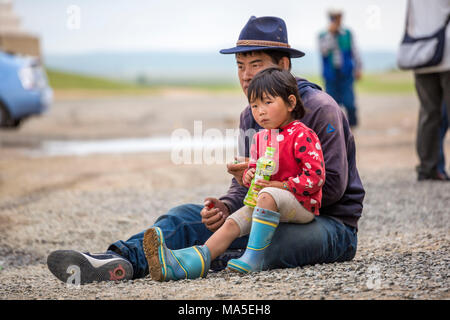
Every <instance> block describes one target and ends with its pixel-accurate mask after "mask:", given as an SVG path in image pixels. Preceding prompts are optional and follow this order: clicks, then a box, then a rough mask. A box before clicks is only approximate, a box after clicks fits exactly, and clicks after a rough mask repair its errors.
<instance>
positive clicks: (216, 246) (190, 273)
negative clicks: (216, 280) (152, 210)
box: [143, 207, 246, 281]
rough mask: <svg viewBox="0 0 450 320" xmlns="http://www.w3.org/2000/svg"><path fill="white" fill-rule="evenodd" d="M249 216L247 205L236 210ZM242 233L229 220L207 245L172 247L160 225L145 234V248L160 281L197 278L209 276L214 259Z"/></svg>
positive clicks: (152, 270) (154, 274)
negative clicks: (169, 246)
mask: <svg viewBox="0 0 450 320" xmlns="http://www.w3.org/2000/svg"><path fill="white" fill-rule="evenodd" d="M239 212H242V213H244V215H245V212H246V210H245V207H243V209H242V210H238V211H237V212H235V213H234V214H236V213H239ZM240 233H241V228H240V227H239V225H238V224H237V223H236V222H234V221H233V220H231V219H227V220H226V221H225V223H224V224H223V225H222V227H220V228H219V229H218V230H217V231H216V232H214V233H213V234H212V236H211V237H210V238H209V239H208V240H207V241H206V243H205V245H202V246H198V245H194V246H192V247H187V248H184V249H178V250H170V249H169V248H167V246H166V243H165V239H164V235H163V231H162V229H161V228H159V227H153V228H150V229H148V230H147V231H146V232H145V234H144V239H143V248H144V252H145V256H146V259H147V261H148V266H149V271H150V275H151V277H152V279H154V280H157V281H168V280H180V279H195V278H199V277H205V276H206V275H207V273H208V270H209V268H210V265H211V260H213V259H215V258H216V257H217V256H219V255H220V254H222V253H224V252H225V250H226V249H227V248H228V247H229V246H230V244H231V243H232V242H233V241H234V240H235V239H237V238H238V236H239V235H240Z"/></svg>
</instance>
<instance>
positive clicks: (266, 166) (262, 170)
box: [244, 147, 276, 208]
mask: <svg viewBox="0 0 450 320" xmlns="http://www.w3.org/2000/svg"><path fill="white" fill-rule="evenodd" d="M274 154H275V148H273V147H267V148H266V153H265V155H264V156H263V157H260V158H259V159H258V161H256V170H255V176H254V177H253V179H252V183H251V184H250V188H249V189H248V192H247V195H246V196H245V198H244V204H245V205H246V206H249V207H252V208H253V207H255V206H256V199H257V198H258V192H259V190H258V188H260V187H259V186H257V185H256V181H257V180H260V179H264V180H267V181H269V180H270V176H271V175H272V174H273V172H274V170H275V166H276V163H275V160H274V159H273V156H274Z"/></svg>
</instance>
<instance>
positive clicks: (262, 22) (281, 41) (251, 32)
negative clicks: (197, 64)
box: [220, 16, 305, 58]
mask: <svg viewBox="0 0 450 320" xmlns="http://www.w3.org/2000/svg"><path fill="white" fill-rule="evenodd" d="M261 50H277V51H285V52H288V53H289V55H290V57H291V58H300V57H303V56H304V55H305V54H304V53H303V52H302V51H300V50H296V49H293V48H291V46H290V45H289V43H288V36H287V28H286V24H285V23H284V21H283V19H280V18H277V17H259V18H257V17H255V16H252V17H250V20H248V22H247V24H246V25H245V26H244V28H243V29H242V31H241V34H240V35H239V40H238V42H237V43H236V47H233V48H229V49H222V50H220V53H223V54H230V53H240V52H248V51H261Z"/></svg>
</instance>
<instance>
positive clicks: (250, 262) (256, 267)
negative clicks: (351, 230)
mask: <svg viewBox="0 0 450 320" xmlns="http://www.w3.org/2000/svg"><path fill="white" fill-rule="evenodd" d="M247 97H248V100H249V103H250V106H251V110H252V114H253V117H254V118H255V120H256V122H257V123H258V124H259V125H260V126H262V127H263V128H264V129H265V130H261V131H260V132H258V133H257V134H255V136H254V138H253V142H252V146H251V150H250V156H251V157H250V162H249V167H248V169H247V170H246V171H245V172H244V176H243V181H244V183H245V184H246V185H247V186H249V185H250V183H251V180H252V179H253V177H254V174H255V168H256V161H257V159H258V158H259V157H261V156H263V155H264V153H265V150H266V148H267V147H273V148H274V149H275V154H274V159H275V162H276V164H277V167H276V169H275V173H274V174H273V175H272V176H271V177H270V181H266V180H258V181H257V185H258V186H259V187H260V188H261V189H260V191H259V193H258V199H257V202H256V206H255V208H251V207H248V206H243V207H242V208H241V209H239V210H237V211H236V212H234V213H233V214H231V215H230V216H229V217H228V218H227V220H226V221H225V223H224V224H223V225H222V226H221V227H220V228H219V229H218V230H217V231H216V232H215V233H214V234H213V235H212V236H211V237H210V238H209V239H208V240H207V241H206V243H205V244H204V245H203V246H193V247H190V248H185V249H180V250H170V249H168V248H167V247H166V246H165V244H164V237H163V234H162V232H161V229H159V228H157V227H155V228H151V229H148V230H147V231H146V232H145V235H144V242H143V245H144V251H145V254H146V257H147V260H148V264H149V271H150V275H151V277H152V279H154V280H158V281H168V280H178V279H186V278H188V279H194V278H198V277H205V276H206V274H207V272H208V270H209V266H210V262H211V261H212V260H214V259H215V258H216V257H218V256H219V255H220V254H222V253H224V252H225V250H226V249H227V248H228V247H229V245H230V244H231V243H232V242H233V240H235V239H236V238H238V237H242V236H245V235H247V234H250V236H249V241H248V244H247V248H246V250H245V252H244V254H243V256H242V257H241V258H239V259H232V260H230V261H229V262H228V266H227V267H228V269H231V270H234V271H238V272H242V273H248V272H255V271H261V270H262V268H263V263H264V252H265V249H266V248H267V247H268V246H269V245H270V243H271V240H272V236H273V233H274V231H275V229H276V228H277V226H278V224H279V222H290V223H308V222H311V221H312V220H313V219H314V215H318V214H319V208H320V204H321V199H322V186H323V184H324V182H325V168H324V160H323V154H322V149H321V145H320V142H319V139H318V138H317V135H316V134H315V133H314V132H313V131H312V130H311V129H309V128H308V127H307V126H305V125H304V124H303V123H301V122H300V121H298V119H301V118H302V117H303V115H304V113H305V110H304V107H303V103H302V102H301V100H300V97H299V95H298V88H297V83H296V81H295V78H294V77H293V76H292V75H291V74H290V73H289V72H288V71H282V70H280V69H277V68H269V69H266V70H264V71H261V72H260V73H258V74H257V75H256V76H255V77H254V78H253V79H252V81H251V83H250V86H249V88H248V92H247ZM286 250H289V248H286Z"/></svg>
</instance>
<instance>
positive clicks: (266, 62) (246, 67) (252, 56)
mask: <svg viewBox="0 0 450 320" xmlns="http://www.w3.org/2000/svg"><path fill="white" fill-rule="evenodd" d="M236 63H237V67H238V77H239V82H240V84H241V88H242V90H243V91H244V93H245V95H247V89H248V86H249V84H250V81H251V80H252V79H253V77H254V76H255V75H256V74H257V73H258V72H260V71H262V70H264V69H267V68H270V67H279V66H278V65H276V64H275V63H274V62H273V61H272V58H271V57H270V56H269V55H268V54H266V53H264V52H260V51H252V52H250V53H248V54H247V55H245V56H244V55H243V54H240V53H237V54H236Z"/></svg>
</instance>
